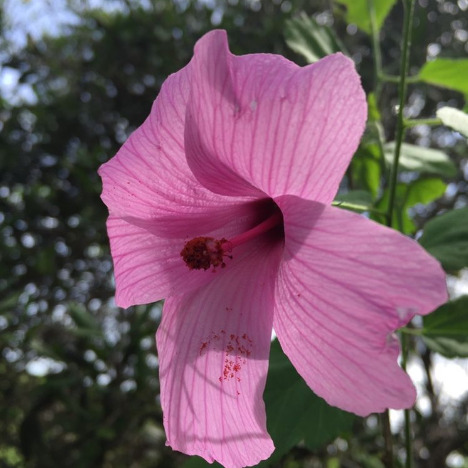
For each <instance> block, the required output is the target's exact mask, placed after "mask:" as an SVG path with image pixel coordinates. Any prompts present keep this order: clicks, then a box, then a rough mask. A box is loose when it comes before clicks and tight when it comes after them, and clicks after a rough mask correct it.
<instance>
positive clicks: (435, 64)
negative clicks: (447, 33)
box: [419, 58, 468, 95]
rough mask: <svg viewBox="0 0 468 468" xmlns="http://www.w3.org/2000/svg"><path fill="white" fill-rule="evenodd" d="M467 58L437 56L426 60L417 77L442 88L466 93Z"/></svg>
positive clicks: (467, 88)
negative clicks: (431, 59)
mask: <svg viewBox="0 0 468 468" xmlns="http://www.w3.org/2000/svg"><path fill="white" fill-rule="evenodd" d="M467 76H468V59H447V58H437V59H435V60H433V61H432V62H427V63H425V64H424V66H423V67H422V68H421V70H420V72H419V79H420V80H421V81H424V82H426V83H429V84H433V85H436V86H441V87H442V88H448V89H453V90H455V91H460V92H461V93H463V94H464V95H468V80H467V79H466V77H467Z"/></svg>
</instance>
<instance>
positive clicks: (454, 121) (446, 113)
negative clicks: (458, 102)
mask: <svg viewBox="0 0 468 468" xmlns="http://www.w3.org/2000/svg"><path fill="white" fill-rule="evenodd" d="M436 114H437V117H438V118H439V119H440V120H442V122H443V124H444V125H446V126H447V127H450V128H453V129H454V130H456V131H457V132H459V133H461V134H462V135H464V136H466V137H467V138H468V114H466V113H465V112H463V111H461V110H458V109H455V108H453V107H441V108H440V109H439V110H438V111H437V112H436Z"/></svg>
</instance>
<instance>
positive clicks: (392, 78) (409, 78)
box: [380, 73, 421, 84]
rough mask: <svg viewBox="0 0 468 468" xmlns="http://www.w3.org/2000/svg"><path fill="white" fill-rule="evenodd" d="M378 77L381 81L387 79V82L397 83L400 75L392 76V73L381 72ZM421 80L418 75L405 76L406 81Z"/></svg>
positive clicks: (417, 81) (414, 81) (412, 82)
mask: <svg viewBox="0 0 468 468" xmlns="http://www.w3.org/2000/svg"><path fill="white" fill-rule="evenodd" d="M380 79H381V80H382V81H387V82H388V83H399V82H400V77H399V76H393V75H387V74H386V73H381V75H380ZM420 81H421V80H420V78H419V76H407V77H406V83H408V84H409V83H411V84H414V83H419V82H420Z"/></svg>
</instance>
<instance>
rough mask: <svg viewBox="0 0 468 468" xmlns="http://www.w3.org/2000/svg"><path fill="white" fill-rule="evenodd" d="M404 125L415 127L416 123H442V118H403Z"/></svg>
mask: <svg viewBox="0 0 468 468" xmlns="http://www.w3.org/2000/svg"><path fill="white" fill-rule="evenodd" d="M404 125H405V127H406V128H408V127H416V125H442V120H440V119H436V118H434V119H405V120H404Z"/></svg>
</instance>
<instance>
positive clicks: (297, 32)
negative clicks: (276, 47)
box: [284, 13, 345, 63]
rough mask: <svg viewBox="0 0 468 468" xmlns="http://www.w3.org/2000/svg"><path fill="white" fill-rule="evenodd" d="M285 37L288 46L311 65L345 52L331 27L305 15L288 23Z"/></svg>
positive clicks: (302, 14)
mask: <svg viewBox="0 0 468 468" xmlns="http://www.w3.org/2000/svg"><path fill="white" fill-rule="evenodd" d="M284 35H285V38H286V44H288V46H289V47H290V48H291V49H292V50H294V52H297V53H298V54H300V55H302V56H303V57H304V58H305V59H306V60H307V62H309V63H313V62H316V61H317V60H319V59H321V58H322V57H325V56H326V55H329V54H333V53H334V52H340V51H342V52H345V48H344V45H343V44H342V43H341V42H340V40H339V39H338V38H337V36H336V34H335V33H334V32H333V30H332V29H331V28H330V27H328V26H325V25H321V24H318V23H317V21H316V20H315V18H313V17H312V16H307V15H306V14H305V13H301V14H300V15H299V16H298V17H295V18H292V19H290V20H288V21H286V28H285V31H284Z"/></svg>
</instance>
